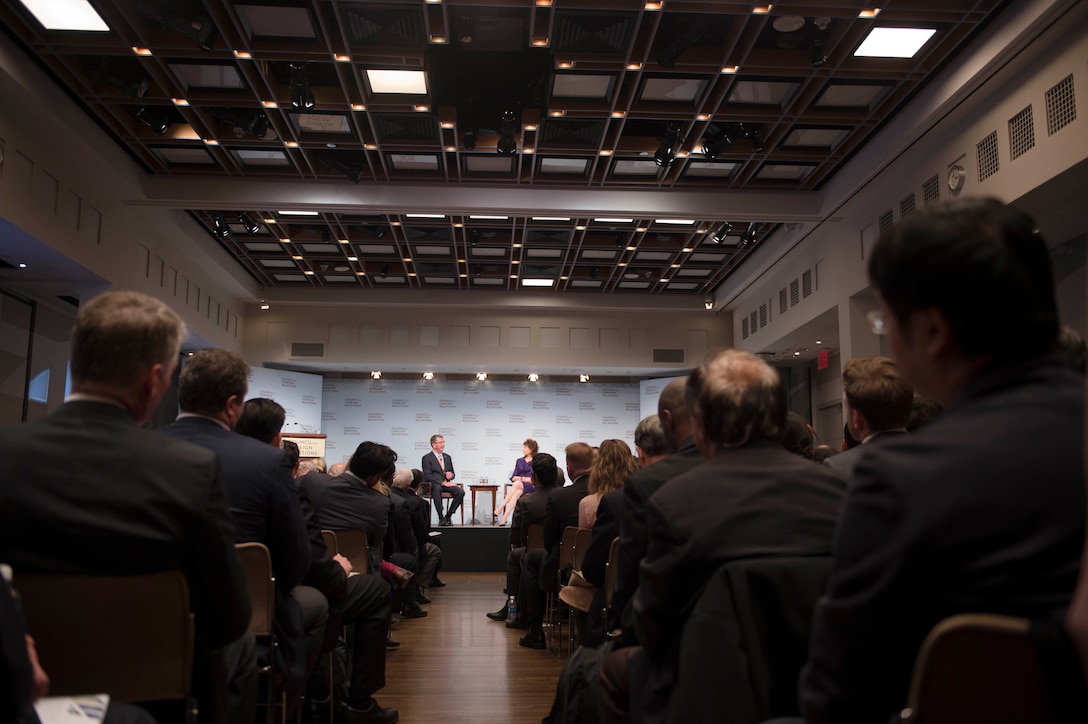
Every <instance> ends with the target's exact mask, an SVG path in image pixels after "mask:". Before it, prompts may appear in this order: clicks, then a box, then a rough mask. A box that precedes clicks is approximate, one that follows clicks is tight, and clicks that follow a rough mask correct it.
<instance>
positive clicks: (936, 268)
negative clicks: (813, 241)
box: [869, 198, 1058, 358]
mask: <svg viewBox="0 0 1088 724" xmlns="http://www.w3.org/2000/svg"><path fill="white" fill-rule="evenodd" d="M869 279H870V281H871V282H872V283H873V285H874V286H876V288H877V290H878V291H879V292H880V296H881V298H882V299H883V300H884V303H885V304H886V305H887V306H888V307H889V308H890V309H891V310H892V313H893V314H894V315H895V317H896V319H898V320H899V322H900V324H901V325H903V326H905V324H906V321H907V318H908V317H909V316H910V314H911V313H913V312H916V311H919V310H923V309H927V308H931V307H933V308H936V309H938V310H940V311H941V312H942V313H943V315H944V316H945V318H946V319H947V320H948V323H949V325H950V327H951V330H952V334H953V336H954V338H955V342H956V344H957V345H958V346H959V348H960V349H962V350H963V352H964V353H965V354H967V355H968V356H971V357H986V356H990V355H993V354H996V353H998V352H1000V353H1001V355H1002V356H1003V357H1005V358H1008V357H1009V356H1011V355H1016V356H1021V357H1030V356H1035V355H1039V354H1046V353H1049V352H1050V351H1051V350H1052V349H1053V347H1054V342H1055V339H1056V338H1057V336H1058V310H1057V305H1056V303H1055V301H1054V277H1053V274H1052V272H1051V269H1050V256H1049V253H1048V251H1047V248H1046V243H1045V242H1044V241H1043V239H1042V237H1041V236H1040V235H1039V234H1038V232H1037V231H1036V229H1035V223H1034V222H1033V221H1032V219H1031V217H1030V216H1028V215H1027V214H1024V213H1022V212H1020V211H1017V210H1016V209H1013V208H1011V207H1009V206H1006V205H1005V204H1003V203H1001V202H1000V201H998V200H997V199H992V198H982V199H977V198H976V199H960V200H956V201H948V202H943V203H939V204H934V205H932V206H930V207H927V208H926V209H925V210H923V211H918V212H915V213H914V214H911V215H910V216H908V217H907V218H906V219H904V220H903V221H902V222H900V223H899V224H897V225H896V226H894V227H892V228H891V229H890V230H888V231H887V232H885V233H884V234H882V235H881V237H880V239H879V240H878V241H877V243H876V246H874V247H873V251H872V254H871V255H870V257H869ZM1010 339H1014V340H1016V343H1015V344H1009V343H1008V340H1010Z"/></svg>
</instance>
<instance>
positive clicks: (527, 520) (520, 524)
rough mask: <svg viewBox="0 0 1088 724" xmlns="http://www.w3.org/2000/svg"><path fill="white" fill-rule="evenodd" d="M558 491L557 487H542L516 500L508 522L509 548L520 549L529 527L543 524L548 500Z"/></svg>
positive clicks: (524, 541)
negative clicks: (511, 516)
mask: <svg viewBox="0 0 1088 724" xmlns="http://www.w3.org/2000/svg"><path fill="white" fill-rule="evenodd" d="M560 489H561V488H560V487H559V486H558V485H543V486H540V487H538V488H536V489H535V490H533V492H531V493H526V494H525V495H523V496H521V497H520V498H518V502H517V504H516V505H515V506H514V515H513V518H511V521H510V547H511V548H521V547H523V546H524V545H525V544H526V542H527V541H528V537H529V526H530V525H532V524H533V523H540V524H541V525H543V524H544V518H545V517H546V516H547V514H548V498H550V497H551V496H552V494H553V493H555V492H556V491H557V490H560Z"/></svg>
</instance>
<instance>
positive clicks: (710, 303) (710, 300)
mask: <svg viewBox="0 0 1088 724" xmlns="http://www.w3.org/2000/svg"><path fill="white" fill-rule="evenodd" d="M703 308H704V309H706V310H707V311H708V312H709V311H710V310H711V309H713V308H714V297H712V296H710V295H709V294H707V295H706V296H705V297H703Z"/></svg>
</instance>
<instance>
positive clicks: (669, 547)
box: [633, 440, 845, 669]
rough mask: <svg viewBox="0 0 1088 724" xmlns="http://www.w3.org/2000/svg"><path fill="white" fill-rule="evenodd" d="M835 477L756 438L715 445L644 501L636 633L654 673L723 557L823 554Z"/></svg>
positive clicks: (837, 493) (838, 483) (837, 492)
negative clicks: (646, 540)
mask: <svg viewBox="0 0 1088 724" xmlns="http://www.w3.org/2000/svg"><path fill="white" fill-rule="evenodd" d="M844 488H845V484H844V481H843V479H842V478H841V477H839V475H838V474H837V473H835V472H833V471H831V470H828V469H827V468H826V467H824V466H822V465H816V464H814V463H813V462H812V461H810V460H806V459H805V458H803V457H800V456H798V455H795V454H793V453H791V452H787V451H786V450H785V449H784V448H783V447H782V446H781V445H779V444H778V443H776V442H771V441H768V440H757V441H755V442H751V443H749V444H747V445H745V446H743V447H739V448H722V449H721V450H719V451H718V452H717V454H716V455H715V456H714V457H713V458H711V459H710V460H707V461H706V462H704V463H703V464H701V465H699V466H696V467H694V468H692V469H691V470H689V471H688V472H686V473H684V474H683V475H680V476H678V477H675V478H673V479H672V480H670V481H669V482H667V483H665V484H664V485H663V486H661V488H659V489H658V491H657V492H656V493H654V494H653V496H651V497H650V504H649V506H648V508H647V511H646V512H647V519H648V523H649V528H648V530H649V534H650V545H649V547H648V549H647V551H646V557H645V558H644V559H643V561H642V564H641V566H640V569H639V587H638V590H637V591H636V592H635V598H634V603H633V605H634V610H635V615H636V618H637V621H636V623H637V627H638V637H639V641H640V643H641V644H642V646H643V648H644V649H645V650H646V653H647V654H648V655H649V657H650V659H651V660H652V661H654V662H655V665H656V666H658V667H659V668H660V669H667V668H668V666H669V664H670V658H671V657H673V656H675V653H676V646H677V645H678V642H679V637H680V629H681V626H682V625H683V621H684V618H685V616H686V615H687V613H688V611H689V608H690V607H691V606H692V605H693V603H694V601H695V598H696V596H697V594H698V593H699V591H700V590H701V589H702V587H703V585H704V584H705V583H706V582H707V580H709V578H710V576H711V575H712V574H713V573H714V571H715V570H717V569H718V568H719V567H721V566H722V565H723V564H725V563H728V562H729V561H733V560H737V559H741V558H759V557H763V556H816V555H830V553H831V538H832V532H833V530H834V527H835V521H836V518H837V516H838V511H839V505H840V502H841V498H842V494H843V490H844Z"/></svg>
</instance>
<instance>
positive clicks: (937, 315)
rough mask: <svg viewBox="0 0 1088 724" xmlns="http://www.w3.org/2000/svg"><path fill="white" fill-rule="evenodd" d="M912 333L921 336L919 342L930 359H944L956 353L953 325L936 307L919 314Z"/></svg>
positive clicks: (928, 308) (916, 316)
mask: <svg viewBox="0 0 1088 724" xmlns="http://www.w3.org/2000/svg"><path fill="white" fill-rule="evenodd" d="M911 333H912V334H915V335H921V337H920V338H919V339H918V340H917V341H918V342H920V343H921V344H922V349H924V350H925V352H926V355H927V356H928V357H929V358H930V359H942V358H945V357H947V356H948V355H950V354H953V353H954V352H955V349H956V337H955V335H954V334H953V333H952V325H951V324H950V323H949V321H948V317H946V316H945V314H944V312H943V311H941V310H940V309H938V308H936V307H927V308H926V309H923V310H921V311H919V312H917V314H916V315H915V321H914V327H913V329H912V330H911Z"/></svg>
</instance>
